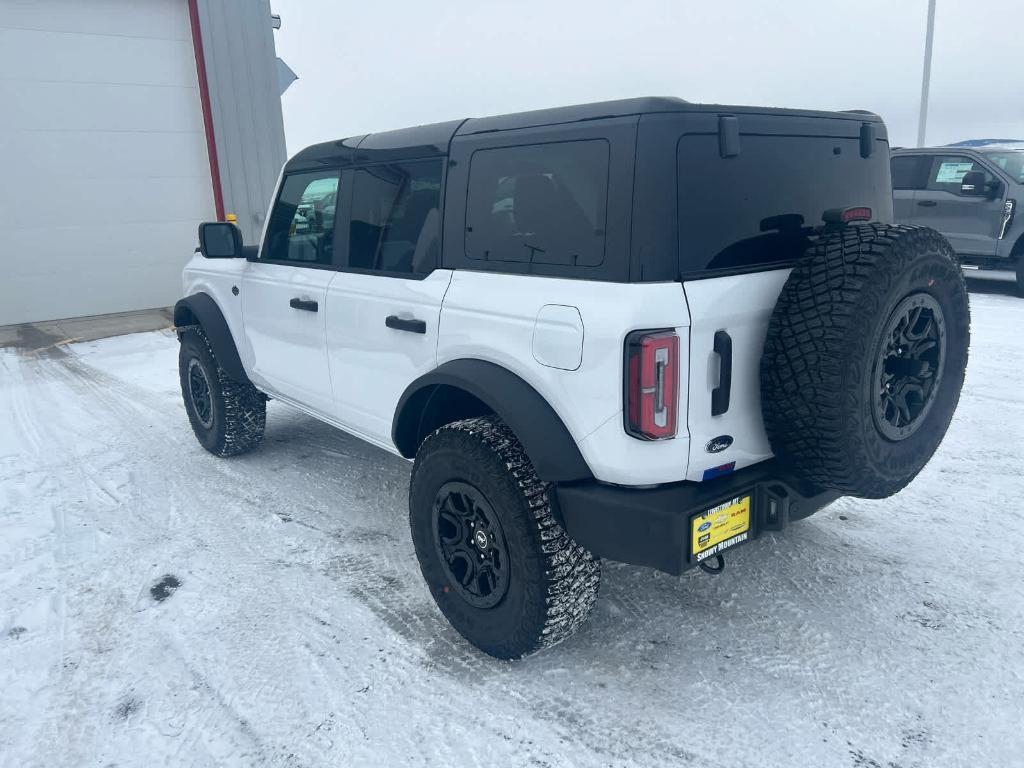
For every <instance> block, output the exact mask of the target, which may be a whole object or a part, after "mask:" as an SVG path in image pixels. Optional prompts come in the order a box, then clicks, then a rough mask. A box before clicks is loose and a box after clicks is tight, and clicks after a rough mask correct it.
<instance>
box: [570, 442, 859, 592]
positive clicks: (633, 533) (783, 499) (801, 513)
mask: <svg viewBox="0 0 1024 768" xmlns="http://www.w3.org/2000/svg"><path fill="white" fill-rule="evenodd" d="M555 493H556V497H557V503H558V509H559V512H560V514H561V518H562V523H563V525H564V526H565V529H566V531H568V533H569V535H570V536H572V538H573V539H575V540H576V541H577V542H579V543H580V544H582V545H583V546H584V547H586V548H587V549H589V550H590V551H591V552H592V553H593V554H595V555H597V556H598V557H602V558H606V559H608V560H616V561H619V562H623V563H630V564H632V565H645V566H649V567H651V568H657V569H658V570H659V571H665V572H666V573H671V574H674V575H678V574H680V573H682V572H683V571H685V570H687V569H689V568H693V567H694V566H696V565H697V560H696V558H694V557H692V556H691V555H690V531H691V524H690V521H691V519H692V518H693V516H694V515H697V514H700V513H701V512H704V511H706V510H708V509H710V508H712V507H714V506H716V505H718V504H721V503H722V502H724V501H728V500H729V499H732V498H735V497H738V496H744V495H750V496H751V520H750V535H749V537H748V540H751V539H756V538H757V537H758V536H760V535H761V533H762V532H763V531H779V530H782V529H783V528H785V527H786V525H787V524H788V523H790V522H792V521H793V520H799V519H801V518H804V517H808V516H810V515H812V514H814V513H815V512H817V511H818V510H819V509H821V508H822V507H824V506H826V505H828V504H830V503H832V502H833V501H835V500H836V499H837V498H839V496H840V494H839V493H837V492H835V491H823V490H821V489H819V488H814V487H811V486H808V485H807V484H805V483H802V482H800V481H799V480H797V479H795V478H792V477H790V476H789V475H788V474H787V473H785V472H782V471H781V470H780V468H779V467H778V465H777V463H776V462H775V461H767V462H764V463H762V464H757V465H755V466H753V467H749V468H747V469H742V470H740V471H739V472H735V473H733V474H731V475H728V476H726V477H722V478H719V479H717V480H712V481H709V482H706V483H691V482H682V483H672V484H671V485H661V486H657V487H655V488H628V487H623V486H615V485H606V484H604V483H599V482H596V481H589V482H584V483H570V484H562V485H558V486H556V491H555Z"/></svg>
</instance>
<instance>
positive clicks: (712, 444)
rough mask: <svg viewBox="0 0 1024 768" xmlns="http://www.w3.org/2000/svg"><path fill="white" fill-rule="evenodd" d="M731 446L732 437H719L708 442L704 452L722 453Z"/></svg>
mask: <svg viewBox="0 0 1024 768" xmlns="http://www.w3.org/2000/svg"><path fill="white" fill-rule="evenodd" d="M730 445H732V435H719V436H718V437H715V438H712V439H711V440H708V444H707V445H705V446H704V450H705V451H707V452H708V453H721V452H722V451H724V450H725V449H726V448H728V447H729V446H730Z"/></svg>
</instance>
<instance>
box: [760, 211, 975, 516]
mask: <svg viewBox="0 0 1024 768" xmlns="http://www.w3.org/2000/svg"><path fill="white" fill-rule="evenodd" d="M969 342H970V313H969V310H968V304H967V289H966V287H965V285H964V279H963V274H962V273H961V271H960V265H959V264H958V262H957V259H956V255H955V254H954V252H953V249H952V248H951V247H950V245H949V243H948V242H947V241H946V239H945V238H944V237H942V235H940V234H939V233H938V232H936V231H935V230H933V229H928V228H925V227H906V226H891V225H886V224H866V225H857V226H850V227H848V228H846V229H844V230H842V231H840V232H835V233H831V234H827V235H823V236H822V237H821V238H820V239H819V240H818V241H817V242H816V243H815V244H814V245H812V246H811V248H810V249H809V250H808V252H807V254H806V255H805V256H804V258H803V259H802V260H801V262H800V263H799V264H798V265H797V266H796V267H795V268H794V270H793V272H792V273H791V274H790V276H789V279H788V280H787V281H786V284H785V286H784V287H783V289H782V293H781V295H780V296H779V300H778V303H777V304H776V306H775V310H774V312H773V313H772V317H771V321H770V323H769V326H768V335H767V338H766V340H765V349H764V356H763V357H762V359H761V397H762V410H763V413H764V422H765V428H766V430H767V433H768V438H769V440H770V442H771V446H772V450H773V451H774V452H775V455H776V457H778V458H779V459H780V460H781V461H782V462H783V463H784V464H785V465H786V466H787V467H788V468H790V469H791V470H792V471H793V472H795V473H796V474H798V475H799V476H801V477H802V478H803V479H805V480H807V481H809V482H811V483H813V484H815V485H818V486H821V487H824V488H831V489H834V490H837V491H840V492H841V493H844V494H847V495H850V496H860V497H862V498H884V497H886V496H891V495H892V494H894V493H896V492H897V491H899V490H900V489H902V488H903V487H904V486H906V485H907V483H909V482H910V481H911V480H912V479H913V478H914V477H915V476H916V475H917V473H918V472H920V471H921V469H922V468H923V467H924V465H925V464H927V463H928V460H929V459H930V458H931V457H932V454H933V453H934V452H935V449H936V448H938V446H939V443H940V442H941V441H942V438H943V436H944V435H945V434H946V429H947V428H948V427H949V422H950V419H952V417H953V412H954V410H956V405H957V402H958V401H959V399H960V388H961V387H962V385H963V381H964V370H965V368H966V366H967V349H968V346H969Z"/></svg>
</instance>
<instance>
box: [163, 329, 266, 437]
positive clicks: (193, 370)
mask: <svg viewBox="0 0 1024 768" xmlns="http://www.w3.org/2000/svg"><path fill="white" fill-rule="evenodd" d="M178 375H179V378H180V380H181V396H182V399H183V400H184V401H185V412H186V413H188V420H189V422H190V423H191V424H192V431H193V432H195V435H196V439H198V440H199V442H200V444H201V445H202V446H203V447H204V448H205V449H206V450H208V451H209V452H210V453H212V454H213V455H214V456H222V457H223V456H236V455H238V454H240V453H245V452H246V451H251V450H252V449H253V448H255V447H256V446H257V445H259V443H260V441H261V440H262V439H263V430H264V427H265V426H266V420H267V398H266V395H264V394H263V393H262V392H260V391H258V390H257V389H256V388H255V387H254V386H253V385H252V384H251V383H249V382H244V383H243V382H237V381H234V380H233V379H232V378H231V377H230V376H228V375H227V374H226V373H225V372H224V370H223V369H222V368H221V367H220V365H218V364H217V358H216V357H214V354H213V349H212V348H211V347H210V343H209V341H208V340H207V338H206V334H205V333H203V330H202V328H199V327H198V326H193V327H190V328H185V329H184V330H182V331H181V348H180V349H179V350H178Z"/></svg>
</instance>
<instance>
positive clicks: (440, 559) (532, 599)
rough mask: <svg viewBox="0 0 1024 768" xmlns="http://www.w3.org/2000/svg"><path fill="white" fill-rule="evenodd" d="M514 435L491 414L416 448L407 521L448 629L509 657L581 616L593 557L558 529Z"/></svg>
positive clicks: (553, 639)
mask: <svg viewBox="0 0 1024 768" xmlns="http://www.w3.org/2000/svg"><path fill="white" fill-rule="evenodd" d="M550 490H551V487H550V485H549V484H548V483H544V482H541V481H540V480H539V479H538V478H537V475H536V472H535V471H534V468H533V465H532V464H531V463H530V460H529V458H528V457H527V456H526V453H525V452H524V451H523V448H522V446H521V445H520V444H519V441H518V440H517V439H516V437H515V435H514V434H513V433H512V431H511V430H510V429H509V428H508V427H507V426H506V425H505V424H504V423H503V422H501V421H500V420H499V419H497V418H496V417H494V416H487V417H481V418H474V419H466V420H464V421H457V422H454V423H452V424H447V425H445V426H443V427H441V428H440V429H438V430H437V431H436V432H434V433H433V434H432V435H430V436H429V437H428V438H427V439H426V440H425V441H424V442H423V445H422V446H421V447H420V449H419V451H418V452H417V455H416V464H415V466H414V467H413V473H412V480H411V483H410V488H409V523H410V527H411V529H412V540H413V544H414V546H415V549H416V556H417V558H418V559H419V563H420V569H421V571H422V572H423V578H424V579H425V580H426V582H427V586H428V587H429V589H430V594H431V595H432V596H433V598H434V600H435V602H436V603H437V605H438V607H439V608H440V609H441V612H442V613H443V614H444V615H445V617H446V618H447V619H448V621H449V622H451V624H452V626H453V627H455V629H456V630H457V631H458V632H459V633H460V634H461V635H462V636H463V637H465V638H466V639H467V640H468V641H469V642H470V643H472V644H473V645H475V646H476V647H477V648H479V649H480V650H481V651H483V652H484V653H487V654H489V655H491V656H494V657H496V658H500V659H517V658H522V657H524V656H528V655H530V654H532V653H536V652H537V651H540V650H542V649H544V648H548V647H550V646H553V645H555V644H556V643H558V642H560V641H562V640H564V639H565V638H567V637H569V636H570V635H572V634H573V633H574V632H575V631H576V630H577V629H578V628H579V627H580V626H581V625H582V624H583V623H584V622H585V621H586V619H587V617H588V616H589V615H590V612H591V610H592V608H593V606H594V601H595V600H596V599H597V593H598V588H599V586H600V583H601V565H600V561H599V560H597V559H596V558H594V556H593V555H591V554H590V552H588V551H587V550H586V549H584V548H583V547H581V546H580V545H579V544H577V543H576V542H575V541H573V540H572V539H571V538H569V535H568V534H567V533H566V531H565V529H564V528H562V526H561V525H560V524H559V522H558V521H557V520H556V519H555V516H554V514H553V512H552V509H551V502H550V498H549V495H548V494H549V492H550Z"/></svg>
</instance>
